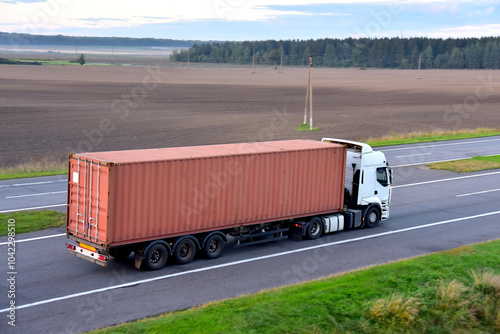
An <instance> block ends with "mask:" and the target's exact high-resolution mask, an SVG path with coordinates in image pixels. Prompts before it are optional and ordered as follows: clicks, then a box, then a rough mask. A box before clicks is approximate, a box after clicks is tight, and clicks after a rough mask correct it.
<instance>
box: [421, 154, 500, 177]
mask: <svg viewBox="0 0 500 334" xmlns="http://www.w3.org/2000/svg"><path fill="white" fill-rule="evenodd" d="M427 166H428V167H429V168H431V169H438V170H447V171H449V172H454V173H470V172H479V171H482V170H490V169H499V168H500V155H492V156H488V157H481V156H479V157H474V158H472V159H463V160H453V161H443V162H435V163H432V164H428V165H427Z"/></svg>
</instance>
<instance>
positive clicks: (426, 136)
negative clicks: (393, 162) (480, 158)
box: [364, 128, 500, 147]
mask: <svg viewBox="0 0 500 334" xmlns="http://www.w3.org/2000/svg"><path fill="white" fill-rule="evenodd" d="M499 135H500V129H491V128H478V129H472V130H458V131H433V132H411V133H407V134H397V133H395V134H390V135H388V136H384V137H380V138H375V139H374V138H369V139H367V140H365V141H364V142H366V143H367V144H369V145H370V146H372V147H377V146H391V145H403V144H415V143H426V142H433V141H441V140H456V139H469V138H479V137H491V136H499Z"/></svg>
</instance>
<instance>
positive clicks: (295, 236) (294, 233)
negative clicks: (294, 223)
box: [288, 227, 305, 241]
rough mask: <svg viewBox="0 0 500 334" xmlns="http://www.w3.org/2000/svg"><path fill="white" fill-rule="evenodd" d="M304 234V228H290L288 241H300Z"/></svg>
mask: <svg viewBox="0 0 500 334" xmlns="http://www.w3.org/2000/svg"><path fill="white" fill-rule="evenodd" d="M304 234H305V228H304V227H292V228H290V232H289V233H288V239H289V240H293V241H301V240H302V238H303V237H304Z"/></svg>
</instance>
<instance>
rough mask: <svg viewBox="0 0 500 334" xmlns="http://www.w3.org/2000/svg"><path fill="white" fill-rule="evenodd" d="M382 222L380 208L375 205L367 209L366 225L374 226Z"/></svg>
mask: <svg viewBox="0 0 500 334" xmlns="http://www.w3.org/2000/svg"><path fill="white" fill-rule="evenodd" d="M379 222H380V213H379V211H378V209H377V208H376V207H374V206H372V207H370V208H369V209H368V210H366V213H365V227H368V228H372V227H375V226H377V225H378V223H379Z"/></svg>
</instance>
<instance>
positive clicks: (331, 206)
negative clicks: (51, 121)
mask: <svg viewBox="0 0 500 334" xmlns="http://www.w3.org/2000/svg"><path fill="white" fill-rule="evenodd" d="M271 143H273V144H274V142H271ZM278 143H279V142H278ZM283 143H284V144H283V147H284V148H282V149H276V150H274V151H272V152H271V151H270V150H268V149H267V150H262V152H261V151H259V150H258V149H256V153H253V154H252V153H248V152H245V153H244V154H220V155H214V156H203V157H195V158H183V159H182V158H180V159H172V160H168V159H167V160H162V161H142V162H130V163H123V164H115V165H110V166H109V167H106V168H107V175H108V176H109V177H107V178H106V181H107V182H108V184H107V185H106V192H107V191H108V190H109V198H108V197H107V198H106V200H107V202H106V204H104V203H102V204H101V205H102V211H103V212H102V214H104V213H107V216H108V220H107V221H106V222H107V229H106V230H103V233H104V232H107V238H106V239H107V240H106V241H104V239H103V238H101V237H100V238H99V241H101V242H104V244H111V245H120V244H126V243H132V242H139V241H146V240H154V239H160V238H166V237H171V236H179V235H184V234H194V233H200V232H206V231H212V230H219V229H225V228H231V227H235V226H240V225H249V224H255V223H259V222H267V221H273V220H283V219H288V218H296V217H301V216H308V215H316V214H321V213H329V212H335V211H340V210H341V209H342V207H343V194H344V190H343V189H344V174H345V148H343V147H342V146H338V145H333V144H325V143H320V144H311V143H309V141H296V142H295V143H291V141H288V142H287V141H284V142H283ZM285 143H286V144H285ZM313 143H317V142H313ZM292 144H296V145H298V146H299V147H300V145H299V144H302V145H303V146H304V145H305V148H304V147H302V148H301V149H297V150H294V149H292V148H291V147H293V146H294V145H292ZM274 145H279V144H274ZM309 146H310V148H307V147H309ZM179 149H181V148H179ZM218 149H219V147H218ZM220 149H223V146H221V147H220ZM89 155H90V154H89ZM96 161H97V160H96ZM80 168H81V167H80ZM101 168H102V167H101ZM71 169H72V170H73V169H74V166H73V167H72V168H71ZM80 179H81V175H80ZM101 182H102V181H101ZM70 184H71V182H70ZM101 186H103V183H101ZM107 187H109V189H108V188H107ZM70 188H71V186H70ZM102 192H104V188H102V189H101V193H102ZM75 195H76V192H75V191H74V190H73V193H72V195H71V198H72V202H70V207H71V206H73V205H72V204H71V203H75V201H76V200H75ZM80 201H81V200H80ZM69 212H70V213H71V214H74V212H72V210H71V209H70V210H69ZM73 225H74V224H73V223H72V222H71V221H70V225H69V226H70V227H72V230H74V228H73ZM100 233H101V231H99V234H100Z"/></svg>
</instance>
